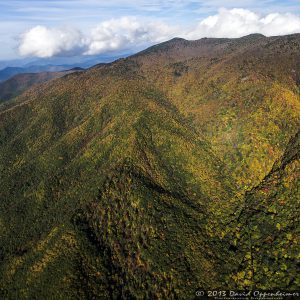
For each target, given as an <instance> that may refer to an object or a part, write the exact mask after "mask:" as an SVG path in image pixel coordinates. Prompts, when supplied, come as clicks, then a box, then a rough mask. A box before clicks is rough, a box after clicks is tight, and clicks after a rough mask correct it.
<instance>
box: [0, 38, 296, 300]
mask: <svg viewBox="0 0 300 300" xmlns="http://www.w3.org/2000/svg"><path fill="white" fill-rule="evenodd" d="M254 40H258V42H257V43H256V44H255V43H253V38H252V37H250V39H249V37H248V38H246V41H245V39H236V40H234V41H230V42H228V41H222V43H221V44H220V43H219V42H218V41H216V40H213V41H211V40H205V41H204V42H196V43H192V46H186V43H185V42H184V41H183V42H182V41H181V40H180V41H179V45H178V41H177V40H175V41H171V42H170V43H169V44H167V47H166V44H163V45H162V46H161V45H158V46H157V47H154V48H150V49H152V50H150V51H149V49H148V50H147V51H146V52H141V53H140V54H136V55H134V56H132V57H129V58H125V59H120V60H117V61H115V62H113V63H110V64H105V65H100V66H96V67H94V68H90V69H88V70H86V71H83V72H78V73H72V74H69V75H66V76H64V77H62V78H59V79H56V80H54V81H50V82H46V83H43V84H40V85H37V86H35V87H33V88H31V89H29V90H27V91H25V92H24V93H23V94H22V95H20V96H18V97H17V98H15V99H14V100H12V101H8V102H7V103H5V104H3V105H2V106H1V107H0V178H1V180H0V198H1V201H0V207H1V210H0V211H2V212H5V213H1V214H0V232H1V239H0V249H1V256H0V258H1V262H0V270H1V271H0V274H1V275H0V293H1V295H2V296H4V297H11V296H12V295H14V296H16V297H19V298H34V297H39V298H47V297H50V298H51V297H52V298H55V299H74V297H78V298H81V299H91V298H95V299H118V298H124V299H132V298H133V299H141V298H146V299H153V298H154V299H155V298H161V299H164V298H168V299H194V297H195V291H196V289H197V288H199V287H202V288H203V289H224V288H226V289H227V288H232V289H249V288H251V287H253V286H259V287H260V288H261V289H269V288H277V287H280V288H286V289H289V290H291V289H294V288H295V287H298V286H299V282H298V281H297V280H298V279H297V278H298V277H299V275H297V274H299V272H297V270H298V269H297V259H298V258H297V257H296V256H295V251H296V249H297V244H296V243H294V245H293V247H291V252H284V249H286V246H284V245H289V244H290V243H292V241H291V239H290V238H291V236H290V235H288V236H287V234H291V235H292V237H293V238H292V240H295V241H296V238H294V237H295V236H296V231H297V230H296V229H295V230H293V227H292V222H293V221H292V220H290V219H289V218H286V220H285V221H284V219H285V217H286V216H288V215H289V214H291V213H292V215H293V216H295V218H296V217H297V213H296V212H295V211H293V209H294V208H296V207H297V205H298V204H297V203H298V202H297V197H296V196H297V193H298V192H297V182H296V176H295V174H296V173H295V170H296V168H295V166H296V164H297V163H298V162H297V160H295V161H294V160H293V161H292V165H290V163H291V159H290V158H289V157H290V153H294V152H295V153H298V152H297V151H299V149H298V147H299V145H298V144H296V143H292V142H291V143H290V144H289V141H290V140H291V139H292V137H293V136H295V134H296V132H297V131H298V129H299V125H300V124H299V119H300V118H299V117H300V103H299V99H300V98H299V95H300V92H299V86H298V83H297V82H298V81H297V80H298V74H300V54H299V53H298V52H297V51H298V49H299V48H300V38H299V36H298V35H297V36H289V37H280V38H270V39H269V38H263V37H256V36H255V38H254ZM182 43H183V46H182V45H181V44H182ZM180 45H181V46H180ZM189 45H190V44H189ZM224 45H225V46H226V47H225V46H224ZM270 62H273V63H270ZM275 62H276V63H275ZM292 70H295V72H292ZM294 148H295V149H294ZM291 149H294V150H291ZM297 155H298V154H297ZM292 156H293V159H294V158H295V159H296V158H297V156H296V154H295V155H292ZM280 157H283V159H282V160H280ZM281 161H283V162H284V161H286V162H287V164H288V165H289V168H288V169H286V170H288V171H287V173H282V174H283V175H282V178H286V179H287V180H283V181H282V182H281V181H280V180H281V179H278V180H279V181H278V182H277V181H276V180H277V179H276V180H275V179H274V180H275V181H274V182H273V179H272V180H270V182H269V185H270V187H269V191H271V194H272V193H273V194H272V195H276V193H277V196H278V197H282V199H279V198H278V199H277V198H275V200H274V201H275V206H276V207H273V206H272V204H271V205H270V207H268V206H269V204H270V203H269V202H270V201H271V202H272V197H270V195H269V194H268V193H269V192H268V191H267V194H265V192H266V191H265V186H264V185H265V184H264V180H268V178H273V177H274V178H275V177H276V174H277V173H278V172H285V171H284V170H281V165H282V164H281ZM276 166H277V167H276ZM278 168H279V169H278ZM268 174H270V175H269V177H268ZM274 174H275V175H274ZM276 182H277V183H276ZM286 184H290V186H286ZM255 187H257V188H256V189H255ZM257 191H258V192H257ZM256 193H258V194H256ZM293 195H295V197H294V196H293ZM277 196H276V197H277ZM289 197H293V198H292V200H291V201H290V202H288V201H287V199H288V198H289ZM259 199H260V200H261V202H259ZM281 201H283V202H285V203H288V204H286V206H285V209H282V210H281V211H280V213H279V209H278V207H280V206H282V205H281ZM245 203H249V204H248V205H249V206H250V207H253V208H256V207H258V206H259V203H262V204H265V205H266V207H267V208H266V209H267V210H271V211H270V212H269V213H270V215H268V216H267V217H265V216H264V215H261V214H259V215H254V216H253V214H252V212H251V211H249V210H248V209H243V208H244V205H245ZM277 206H278V207H277ZM274 209H275V212H274ZM271 216H273V217H274V219H272V218H271ZM275 216H276V217H275ZM276 218H277V219H276ZM260 220H262V221H263V224H266V225H267V226H268V228H269V229H270V230H269V231H267V232H266V231H264V226H262V225H261V224H260V223H259V222H260ZM249 222H250V223H249ZM277 222H279V223H280V226H281V227H280V229H282V228H289V231H286V230H282V231H280V230H279V229H278V228H277V227H279V226H277ZM249 224H252V225H251V226H250V234H251V236H253V241H254V240H255V246H256V248H260V249H261V252H259V251H256V250H255V249H254V250H255V251H256V252H255V251H254V250H253V249H250V251H249V235H248V231H249ZM255 226H257V227H255ZM271 229H276V230H273V231H272V230H271ZM269 235H270V238H269V239H268V236H269ZM266 239H268V240H269V242H268V243H266V244H264V241H265V240H266ZM280 239H282V241H283V242H284V243H285V244H284V245H282V244H277V242H276V241H279V240H280ZM273 248H274V249H275V250H276V251H277V260H278V263H277V262H276V264H274V267H270V266H271V263H270V262H273V260H274V259H275V260H276V253H273V252H271V250H272V249H273ZM268 251H269V252H268ZM249 252H250V258H251V257H252V258H255V259H254V260H255V261H256V263H255V264H256V265H255V264H253V263H252V264H249ZM284 255H287V257H284ZM264 257H268V262H265V261H264ZM277 260H276V261H277ZM289 260H290V261H289ZM251 261H253V259H252V260H251ZM284 265H286V266H287V267H288V268H290V270H291V272H292V273H291V274H288V271H287V269H288V268H287V269H285V267H284ZM266 267H268V270H267V271H266V270H265V269H264V268H266ZM255 268H256V270H255V272H253V270H254V269H255ZM279 270H280V271H279ZM276 272H280V273H279V274H276ZM286 277H287V278H288V279H289V282H288V281H287V280H283V278H286Z"/></svg>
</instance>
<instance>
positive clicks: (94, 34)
mask: <svg viewBox="0 0 300 300" xmlns="http://www.w3.org/2000/svg"><path fill="white" fill-rule="evenodd" d="M174 34H175V31H174V28H172V27H170V26H168V25H166V24H165V23H163V22H157V21H156V22H155V21H150V22H149V21H148V22H147V21H146V22H142V21H140V20H138V19H137V18H135V17H122V18H120V19H111V20H109V21H106V22H103V23H101V24H100V25H98V26H97V27H95V28H94V29H92V31H91V35H90V43H89V45H88V50H87V52H86V54H99V53H105V52H108V51H115V50H120V49H126V48H130V47H134V48H136V47H138V46H141V45H145V44H149V43H155V42H161V41H163V40H167V39H169V38H171V37H172V36H173V35H174Z"/></svg>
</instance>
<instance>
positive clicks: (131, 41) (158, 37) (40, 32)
mask: <svg viewBox="0 0 300 300" xmlns="http://www.w3.org/2000/svg"><path fill="white" fill-rule="evenodd" d="M296 32H300V17H299V16H297V15H294V14H290V13H284V14H280V13H272V14H268V15H265V16H261V15H259V14H257V13H254V12H252V11H250V10H246V9H237V8H235V9H231V10H228V9H224V8H223V9H220V10H219V12H218V13H217V14H216V15H212V16H209V17H207V18H205V19H203V20H202V21H200V22H199V23H198V24H196V25H195V26H193V27H192V28H189V29H188V28H178V27H176V26H170V25H168V24H166V23H165V22H162V21H153V20H149V19H139V18H136V17H121V18H118V19H111V20H108V21H105V22H102V23H100V24H99V25H97V26H96V27H94V28H92V29H91V30H90V32H89V33H88V34H85V35H84V34H83V33H81V32H80V31H78V30H75V29H71V28H66V29H57V28H47V27H44V26H36V27H33V28H32V29H31V30H29V31H27V32H25V33H24V34H23V35H22V36H21V40H20V45H19V52H20V54H21V55H23V56H37V57H51V56H55V55H72V54H74V53H76V54H85V55H93V54H102V53H108V52H113V51H123V50H129V49H131V50H136V49H138V48H141V47H146V46H148V45H151V44H155V43H159V42H161V41H165V40H168V39H170V38H173V37H175V36H179V37H183V38H187V39H199V38H202V37H220V38H221V37H229V38H237V37H241V36H244V35H247V34H250V33H262V34H264V35H266V36H272V35H283V34H291V33H296Z"/></svg>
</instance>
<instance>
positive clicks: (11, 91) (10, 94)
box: [0, 67, 84, 103]
mask: <svg viewBox="0 0 300 300" xmlns="http://www.w3.org/2000/svg"><path fill="white" fill-rule="evenodd" d="M18 69H19V68H18ZM38 69H39V68H35V70H38ZM49 69H50V70H53V69H56V67H52V68H49ZM58 69H59V67H58ZM83 70H84V69H82V68H73V69H71V70H66V71H57V72H54V71H52V72H40V73H24V74H23V73H19V74H17V75H14V76H12V77H11V78H10V79H8V80H6V81H4V82H0V103H1V102H4V101H7V100H9V99H12V98H14V97H16V96H18V95H20V94H21V93H22V92H24V91H25V90H27V89H28V88H30V87H31V86H33V85H34V84H38V83H42V82H46V81H48V80H51V79H54V78H59V77H63V76H65V75H67V74H70V73H73V72H80V71H83ZM0 73H1V72H0ZM11 74H12V73H11Z"/></svg>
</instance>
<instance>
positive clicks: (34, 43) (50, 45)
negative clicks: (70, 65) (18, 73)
mask: <svg viewBox="0 0 300 300" xmlns="http://www.w3.org/2000/svg"><path fill="white" fill-rule="evenodd" d="M84 46H85V39H84V37H83V35H82V34H81V32H80V31H78V30H75V29H72V28H65V29H58V28H47V27H44V26H35V27H33V28H32V29H30V30H29V31H27V32H25V33H23V34H22V36H21V43H20V46H19V52H20V54H21V55H22V56H36V57H52V56H55V55H64V54H74V53H76V52H79V51H80V52H81V51H82V49H83V48H84Z"/></svg>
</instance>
